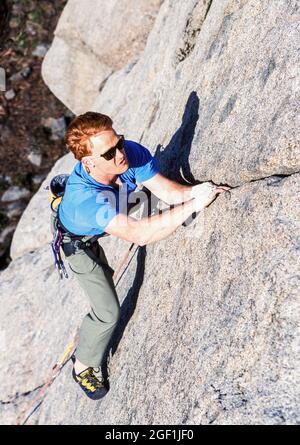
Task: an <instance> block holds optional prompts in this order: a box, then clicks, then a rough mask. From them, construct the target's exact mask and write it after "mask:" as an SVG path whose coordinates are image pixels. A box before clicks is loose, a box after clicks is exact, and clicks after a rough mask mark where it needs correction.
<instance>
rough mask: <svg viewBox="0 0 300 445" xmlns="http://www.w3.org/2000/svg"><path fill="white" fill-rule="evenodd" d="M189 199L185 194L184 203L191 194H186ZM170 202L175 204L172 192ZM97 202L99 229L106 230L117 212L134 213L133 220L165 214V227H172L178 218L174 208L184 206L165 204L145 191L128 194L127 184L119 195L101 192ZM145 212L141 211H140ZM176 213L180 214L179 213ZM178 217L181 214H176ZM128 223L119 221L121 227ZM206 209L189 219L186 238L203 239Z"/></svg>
mask: <svg viewBox="0 0 300 445" xmlns="http://www.w3.org/2000/svg"><path fill="white" fill-rule="evenodd" d="M186 193H187V194H186V196H184V195H185V194H184V193H183V195H182V198H183V202H186V201H189V200H190V199H191V198H190V193H189V192H186ZM169 198H170V202H173V199H172V192H170V193H169ZM174 198H175V197H174ZM96 202H97V204H98V205H99V208H98V211H97V214H96V222H97V225H98V226H100V227H106V226H107V224H108V222H109V221H110V220H111V219H112V218H113V217H114V216H115V215H116V214H118V213H122V214H125V215H130V216H131V214H133V218H134V219H135V220H136V219H138V220H139V219H141V218H143V219H144V218H150V217H151V216H154V215H158V214H163V213H165V215H164V218H163V222H164V226H165V227H166V226H169V225H172V224H173V221H175V220H177V219H178V216H177V217H176V215H175V213H174V212H172V208H173V207H174V206H175V207H177V206H181V205H182V203H177V204H174V206H173V205H171V204H166V203H164V204H163V205H162V201H161V200H159V201H157V197H156V196H155V195H153V194H151V195H150V196H149V195H147V193H146V192H144V191H143V190H140V191H138V192H134V193H128V191H127V184H123V186H122V190H121V191H120V192H119V193H115V192H113V191H111V190H108V189H107V190H102V191H101V193H98V194H97V195H96ZM141 209H142V210H141ZM176 213H177V212H176ZM177 215H178V213H177ZM126 221H127V220H126V219H122V220H121V221H119V222H118V224H119V225H120V226H122V225H123V224H124V225H127V222H126ZM204 222H205V221H204V209H202V210H201V211H198V212H194V213H192V214H190V215H189V216H187V218H186V221H185V222H184V224H183V225H184V226H185V227H186V228H187V233H186V237H187V238H200V237H201V236H202V234H203V230H204Z"/></svg>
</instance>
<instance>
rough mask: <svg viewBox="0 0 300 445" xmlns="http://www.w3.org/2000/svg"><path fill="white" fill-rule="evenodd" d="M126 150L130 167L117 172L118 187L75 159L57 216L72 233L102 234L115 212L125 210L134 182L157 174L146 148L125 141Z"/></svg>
mask: <svg viewBox="0 0 300 445" xmlns="http://www.w3.org/2000/svg"><path fill="white" fill-rule="evenodd" d="M125 153H126V156H127V159H128V163H129V168H128V169H127V170H126V171H125V172H124V173H122V174H121V175H119V178H120V180H121V182H122V187H121V186H120V189H117V188H116V187H115V186H112V185H106V184H101V183H100V182H98V181H96V180H95V179H93V178H92V177H91V176H90V175H89V174H88V173H87V172H86V171H85V169H84V168H83V165H82V164H81V162H77V164H76V165H75V167H74V169H73V171H72V173H71V175H70V177H69V178H68V181H67V185H66V190H65V193H64V196H63V199H62V201H61V203H60V205H59V218H60V220H61V222H62V224H63V225H64V226H65V228H66V229H68V230H69V231H70V232H71V233H74V234H75V235H100V234H102V233H104V232H105V227H106V226H107V225H108V223H109V222H110V221H111V220H112V219H113V218H114V217H115V216H116V215H117V214H118V213H125V214H126V213H127V209H128V203H129V204H130V193H131V192H133V191H134V190H135V189H136V187H137V183H138V184H141V183H143V182H144V181H147V180H148V179H150V178H152V177H153V176H154V175H156V173H158V167H157V160H156V159H155V158H154V157H153V156H152V155H151V153H150V152H149V150H148V149H147V148H145V147H143V146H142V145H140V144H138V143H137V142H133V141H129V140H125Z"/></svg>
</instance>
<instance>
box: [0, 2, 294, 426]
mask: <svg viewBox="0 0 300 445" xmlns="http://www.w3.org/2000/svg"><path fill="white" fill-rule="evenodd" d="M74 3H75V2H73V1H71V2H69V5H72V4H74ZM101 3H102V4H104V7H105V8H109V7H110V6H109V5H111V2H101ZM120 3H122V2H120ZM78 4H79V3H78ZM157 4H158V3H157ZM115 8H116V6H115ZM120 8H121V7H120ZM68 11H70V6H69V9H68V8H66V10H65V12H64V23H65V24H67V23H68V21H69V22H70V23H71V24H70V29H71V30H72V27H73V25H72V21H73V20H74V15H75V14H71V13H70V12H68ZM112 11H114V23H116V25H115V26H117V23H118V24H119V25H118V26H120V23H122V16H120V15H118V14H119V12H118V11H121V9H114V10H112ZM96 15H97V12H95V10H94V9H93V14H92V13H91V11H90V13H89V14H88V9H87V8H85V11H84V13H82V14H76V16H77V17H78V18H77V20H79V22H78V27H79V28H80V29H82V30H83V29H84V30H85V32H84V39H85V41H87V42H88V41H89V42H90V41H92V40H93V39H94V40H93V42H94V44H95V45H97V41H96V38H95V33H93V32H92V31H90V28H89V26H88V24H89V20H90V17H91V16H93V19H91V20H93V21H95V22H96V20H98V21H99V22H98V23H101V24H103V27H104V28H105V26H106V25H107V22H106V21H105V19H104V17H103V15H101V14H100V13H99V15H98V16H97V19H96ZM79 23H80V25H79ZM299 23H300V6H299V2H297V1H290V2H286V1H285V0H273V1H270V2H260V1H258V0H224V1H223V2H218V1H214V0H212V1H205V0H203V1H200V0H198V1H196V0H188V1H186V2H181V1H180V0H175V1H167V0H166V1H164V2H163V3H162V5H161V7H160V9H159V12H158V15H157V17H156V20H155V23H154V25H153V28H152V30H151V32H150V34H149V37H148V40H147V44H146V46H145V48H144V50H143V52H142V53H141V54H140V55H139V57H138V59H137V60H136V63H135V64H134V65H132V66H131V67H130V69H128V66H125V67H124V66H119V67H115V71H114V73H113V74H111V75H110V77H109V79H108V80H107V82H106V83H105V85H104V87H103V89H102V91H101V93H99V94H98V93H95V90H93V92H91V90H90V89H89V88H90V86H89V85H87V84H86V83H85V82H83V83H81V84H78V83H76V82H77V78H76V72H74V71H73V72H72V71H71V67H72V64H73V62H72V60H71V58H70V57H69V56H68V57H67V58H66V60H65V62H64V66H60V68H59V69H58V70H55V69H54V64H52V66H50V65H49V64H47V63H48V62H45V64H44V77H45V78H46V79H47V75H48V74H49V79H51V76H50V70H51V71H52V72H53V71H56V74H55V76H56V78H55V83H56V85H55V84H54V82H52V80H51V82H50V85H49V86H50V88H51V89H53V88H57V90H56V92H57V94H58V97H59V98H60V99H61V100H63V101H64V102H65V103H66V104H68V105H70V104H71V103H73V105H74V106H73V108H72V107H71V108H72V111H75V112H78V110H83V109H85V107H86V106H88V107H89V108H90V109H93V110H97V111H101V112H104V113H108V114H110V115H111V116H112V118H113V120H114V127H115V128H116V130H117V131H121V130H122V132H125V134H126V136H127V137H128V138H130V139H133V140H137V141H141V143H143V144H144V145H146V146H147V147H148V148H149V149H150V150H151V151H152V153H153V154H155V155H156V157H157V158H158V160H159V165H160V169H161V171H162V173H163V174H165V175H167V176H169V177H170V178H173V179H176V180H178V181H181V182H189V183H193V182H194V181H196V180H200V181H206V180H213V181H214V182H216V183H222V184H228V185H231V186H232V187H233V189H232V190H231V193H230V194H229V193H228V194H227V193H226V194H224V195H222V196H220V197H219V198H217V199H216V200H215V201H214V202H213V203H212V204H211V205H210V206H209V207H208V208H206V209H205V210H204V211H203V212H202V213H201V214H200V215H199V216H198V218H197V219H196V220H195V221H193V223H192V224H189V225H187V226H186V227H184V226H183V227H181V228H180V229H178V230H177V231H176V232H175V233H174V234H173V235H172V236H170V237H169V238H167V239H166V240H163V241H161V242H159V243H155V244H152V245H148V246H146V247H144V248H137V249H136V250H134V252H133V253H132V258H131V261H130V263H129V266H128V267H127V269H126V271H125V273H124V274H123V275H122V278H121V280H120V281H119V283H118V286H117V290H118V294H119V298H120V301H121V302H122V318H121V323H120V325H119V327H118V329H117V331H116V334H115V336H114V339H113V342H112V352H113V355H112V358H111V361H110V371H111V380H110V384H111V390H110V392H109V393H108V395H107V396H106V397H105V399H103V400H102V401H101V402H97V403H94V402H91V401H89V400H88V399H86V398H84V397H83V396H82V395H81V392H80V390H79V388H77V387H76V385H75V384H74V383H73V381H72V379H71V378H70V372H71V365H70V363H68V364H67V365H66V366H65V367H64V368H63V370H62V372H61V374H60V375H59V377H58V378H57V379H56V380H55V382H54V383H53V385H52V386H51V388H50V389H49V391H48V393H47V396H46V398H45V400H44V402H43V404H42V405H41V407H40V408H39V409H38V410H37V411H36V412H35V413H34V415H33V416H32V417H31V418H30V419H29V420H28V423H39V424H156V423H157V424H169V423H170V424H297V423H299V422H300V412H299V402H298V401H299V395H300V394H299V393H300V382H299V367H300V366H299V363H300V357H299V337H300V335H299V315H300V314H299V290H298V289H299V281H300V279H299V278H300V277H299V247H300V243H299V239H300V224H299V192H300V168H299V167H300V156H299V138H298V135H297V128H298V126H299V125H297V124H299V107H297V103H298V102H299V95H300V84H299V79H300V77H299V72H298V69H297V68H298V64H299V51H298V48H299V43H300V41H299ZM67 28H68V27H67V25H66V29H67ZM74 40H75V42H74ZM81 40H82V37H76V36H74V39H73V41H72V45H73V44H75V45H76V44H77V43H78V45H79V44H81V43H80V42H81ZM99 43H100V42H98V44H99ZM55 45H56V43H54V45H53V47H52V49H51V50H50V52H51V51H54V50H55V48H56V46H55ZM65 45H66V47H67V52H66V53H65V54H71V53H72V51H73V50H72V48H73V46H71V44H70V43H69V42H67V41H66V42H65ZM120 45H121V44H120ZM53 54H55V52H53ZM57 54H58V57H60V55H59V54H60V53H59V51H58V53H57ZM85 57H86V58H87V59H89V61H93V57H92V56H90V53H89V52H88V51H86V53H85ZM99 60H100V61H102V62H103V63H106V62H105V57H104V55H99ZM102 62H101V63H102ZM96 71H97V72H100V71H98V70H96ZM71 72H72V75H71V74H70V73H71ZM100 74H101V73H100ZM73 81H74V83H73V85H76V91H77V88H78V91H80V94H81V99H80V100H79V99H78V100H79V102H77V103H76V104H75V103H74V102H72V100H73V99H72V96H74V89H73V91H72V93H70V90H68V88H65V87H64V85H66V82H69V83H71V82H73ZM73 88H74V87H73ZM84 93H86V94H87V96H88V97H89V99H88V101H87V102H85V101H84V100H83V99H82V97H83V95H84ZM73 162H74V161H73V160H72V158H71V157H70V156H69V155H68V156H66V157H65V158H63V159H62V160H60V161H59V163H58V164H57V165H56V166H55V167H54V169H53V172H52V173H51V174H53V173H54V172H55V173H56V172H61V173H63V172H68V171H69V170H70V169H71V168H72V165H73V164H72V163H73ZM50 176H51V175H50ZM50 176H49V178H50ZM49 178H48V179H47V180H46V181H45V182H44V184H43V185H42V186H41V189H40V191H39V192H38V193H37V194H36V196H35V197H34V198H33V200H32V201H31V203H30V204H29V206H28V208H27V209H26V211H25V213H24V216H23V218H22V220H21V222H20V224H19V227H18V228H17V230H16V233H15V239H14V243H13V248H12V254H13V256H14V258H15V260H14V261H13V262H12V263H11V264H10V266H9V267H8V269H7V270H5V271H4V272H2V273H1V289H0V292H1V295H2V301H3V308H4V310H3V313H2V314H1V329H2V331H1V336H0V347H1V348H2V349H3V359H2V360H1V370H0V371H1V374H2V373H3V372H6V371H7V370H8V369H9V370H13V371H12V372H13V373H14V374H13V375H14V379H13V381H12V383H11V384H7V383H6V384H5V386H4V385H3V384H1V382H0V393H1V400H2V402H1V403H0V416H1V419H2V423H14V421H15V418H16V416H17V414H18V413H19V412H20V410H22V409H23V407H24V406H25V405H26V404H27V403H28V401H30V400H31V399H32V397H34V394H35V393H36V391H35V390H36V388H38V387H39V386H40V385H41V384H42V383H43V382H44V381H45V380H46V379H47V376H48V375H49V372H50V371H51V366H52V365H53V364H54V363H55V361H56V360H57V359H58V357H60V355H61V353H62V352H63V350H64V348H65V346H66V345H67V343H68V342H69V341H70V339H71V338H72V337H73V336H74V334H75V332H76V329H77V326H78V324H79V323H80V319H81V317H82V315H83V314H84V313H85V311H86V309H87V305H86V302H85V301H84V296H83V294H82V292H81V290H80V289H79V288H78V285H77V283H76V282H75V280H74V279H73V277H71V279H70V281H69V282H59V281H58V277H57V275H56V272H55V271H54V269H53V266H52V264H51V262H52V258H51V252H50V249H49V246H47V243H48V241H49V239H50V238H49V237H50V234H49V229H48V227H49V222H48V220H47V212H48V210H47V205H48V203H47V205H46V201H47V200H46V199H45V193H44V191H43V187H44V186H45V184H47V183H49ZM33 221H34V222H36V224H35V230H36V235H33V233H32V226H33V224H32V223H33ZM22 232H23V233H22ZM102 243H103V247H104V250H105V251H106V253H107V256H108V259H109V261H110V262H111V264H112V266H113V267H116V265H117V264H118V263H119V261H120V259H121V258H122V255H123V254H124V251H126V248H127V247H128V243H126V242H124V241H122V240H118V239H116V238H113V237H107V238H105V239H103V240H102ZM29 278H30V279H29ZM12 352H13V353H12ZM37 366H39V369H38V368H37ZM62 389H63V397H62Z"/></svg>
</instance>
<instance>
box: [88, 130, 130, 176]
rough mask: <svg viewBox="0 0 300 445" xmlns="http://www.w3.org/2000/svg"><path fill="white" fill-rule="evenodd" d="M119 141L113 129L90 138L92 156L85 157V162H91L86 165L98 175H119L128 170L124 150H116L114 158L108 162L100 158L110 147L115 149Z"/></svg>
mask: <svg viewBox="0 0 300 445" xmlns="http://www.w3.org/2000/svg"><path fill="white" fill-rule="evenodd" d="M119 139H120V136H118V135H117V134H116V132H115V131H114V130H113V129H112V130H107V131H105V132H101V134H99V135H95V136H92V137H91V138H90V141H91V150H92V155H91V156H86V157H85V159H86V160H89V161H91V162H90V163H87V164H86V165H87V166H89V165H93V166H95V167H93V171H94V172H95V173H99V174H115V175H120V174H122V173H124V172H125V171H126V170H128V168H129V163H128V159H127V157H126V153H125V150H119V149H116V150H115V156H114V157H113V158H112V159H110V160H108V161H107V160H106V159H105V158H104V157H102V156H101V155H103V154H104V153H106V152H108V151H109V150H110V149H111V148H112V147H115V146H116V144H117V143H118V141H119Z"/></svg>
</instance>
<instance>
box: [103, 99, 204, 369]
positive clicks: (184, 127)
mask: <svg viewBox="0 0 300 445" xmlns="http://www.w3.org/2000/svg"><path fill="white" fill-rule="evenodd" d="M198 109H199V98H198V96H197V93H196V92H194V91H193V92H192V93H191V94H190V96H189V98H188V101H187V104H186V107H185V111H184V114H183V117H182V122H181V125H180V128H179V129H178V130H177V131H176V132H175V134H174V136H173V137H172V139H171V140H170V142H169V144H168V145H167V146H166V147H165V148H163V149H162V146H161V145H158V146H157V148H156V152H155V155H154V156H155V157H156V159H157V160H158V165H159V171H160V173H161V174H163V175H164V176H166V177H167V178H169V179H172V180H174V181H176V182H179V183H180V184H185V185H193V184H196V183H197V181H195V179H194V176H193V175H192V173H191V169H190V165H189V155H190V151H191V146H192V141H193V138H194V133H195V127H196V124H197V121H198V118H199V113H198ZM181 172H182V173H181ZM142 191H143V192H146V194H147V196H148V202H150V203H151V205H148V206H146V211H147V214H146V215H145V214H143V215H142V216H150V215H154V214H156V213H158V212H159V211H160V207H159V200H158V199H157V198H156V197H154V196H153V195H152V194H151V193H150V192H149V190H147V189H146V188H145V187H144V188H143V190H142ZM193 217H194V215H193ZM188 221H189V220H188ZM188 221H186V223H185V224H187V223H188ZM145 260H146V248H145V246H143V247H139V248H138V253H137V267H136V273H135V278H134V280H133V283H132V286H131V288H130V289H129V291H128V293H127V295H126V297H125V299H124V301H123V304H122V306H121V318H120V321H119V324H118V326H117V328H116V330H115V332H114V334H113V336H112V339H111V341H110V343H109V345H108V348H107V350H106V353H105V355H104V360H103V364H102V372H103V375H104V377H107V375H108V371H107V365H108V357H109V351H111V353H112V355H114V354H115V352H116V351H117V349H118V346H119V344H120V341H121V339H122V337H123V334H124V331H125V329H126V326H127V324H128V322H129V320H130V319H131V317H132V315H133V313H134V311H135V307H136V303H137V299H138V296H139V292H140V289H141V287H142V284H143V281H144V273H145Z"/></svg>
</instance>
